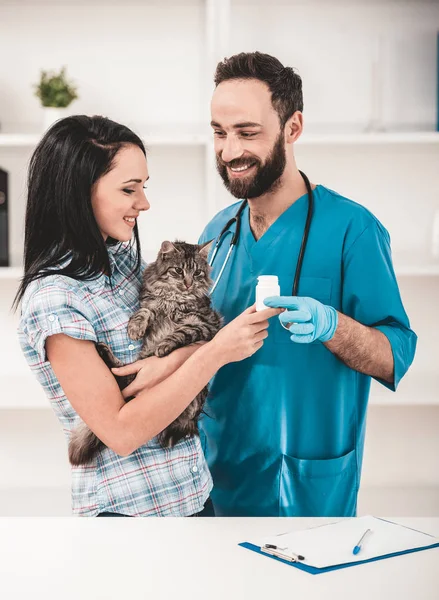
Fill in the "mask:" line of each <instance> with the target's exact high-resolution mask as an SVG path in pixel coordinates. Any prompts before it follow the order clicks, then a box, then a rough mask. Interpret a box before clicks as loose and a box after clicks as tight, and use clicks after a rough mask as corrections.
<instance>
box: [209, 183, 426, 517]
mask: <svg viewBox="0 0 439 600" xmlns="http://www.w3.org/2000/svg"><path fill="white" fill-rule="evenodd" d="M238 206H239V203H236V204H234V205H232V206H230V207H228V208H226V209H225V210H223V211H221V212H220V213H219V214H217V215H216V216H215V217H214V218H213V219H212V221H211V222H210V223H209V224H208V225H207V227H206V229H205V230H204V232H203V234H202V236H201V238H200V243H201V242H205V241H208V240H212V239H216V238H217V236H218V235H219V233H220V231H221V229H222V228H223V227H224V226H225V224H226V223H227V221H228V220H229V219H230V218H231V217H233V216H234V215H235V213H236V211H237V209H238ZM307 208H308V201H307V195H304V196H302V197H301V198H299V199H298V200H297V201H296V202H294V203H293V204H292V205H291V206H290V207H289V208H288V209H287V210H286V211H285V212H284V213H282V214H281V215H280V216H279V217H278V219H277V220H276V221H275V222H274V223H273V224H272V225H271V226H270V227H269V229H268V230H267V231H266V232H265V233H264V235H263V236H262V237H261V238H260V239H259V240H258V241H255V239H254V237H253V234H252V232H251V229H250V224H249V209H248V206H247V207H246V208H245V210H244V211H243V213H242V228H241V234H240V238H239V241H238V243H237V246H236V247H235V249H234V250H233V252H232V254H231V257H230V259H229V262H228V264H227V266H226V268H225V270H224V273H223V275H222V278H221V280H220V282H219V283H218V286H217V288H216V289H215V291H214V293H213V295H212V301H213V304H214V307H215V308H216V309H217V310H219V311H220V312H221V314H222V315H223V316H224V318H225V322H226V323H228V322H229V321H231V320H232V319H234V318H235V317H236V316H238V315H239V314H240V313H242V312H243V311H244V310H245V309H246V308H247V307H248V306H250V305H252V304H253V303H254V302H255V288H256V284H257V277H258V275H277V276H278V277H279V284H280V290H281V295H282V296H290V295H291V293H292V292H291V288H292V285H293V279H294V274H295V269H296V263H297V258H298V254H299V249H300V245H301V241H302V236H303V231H304V226H305V220H306V214H307ZM234 229H235V225H232V226H231V231H234ZM230 239H231V233H230V234H226V235H225V237H224V241H223V243H222V245H221V247H220V249H219V251H218V254H217V256H216V258H215V261H214V264H213V268H212V279H213V280H215V279H216V277H217V275H218V273H219V270H220V269H221V266H222V264H223V261H224V259H225V256H226V253H227V251H228V249H229V244H230ZM298 295H299V296H308V297H311V298H315V299H316V300H319V301H320V302H322V303H324V304H327V305H330V306H333V307H334V308H336V309H337V310H338V311H340V312H342V313H344V314H345V315H348V316H350V317H352V318H353V319H355V320H356V321H358V322H360V323H362V324H364V325H367V326H371V327H375V328H376V329H379V330H380V331H382V332H383V333H384V334H385V335H386V336H387V338H388V339H389V342H390V344H391V346H392V352H393V357H394V365H395V366H394V382H393V383H392V384H390V385H389V384H387V383H385V382H383V381H381V383H382V384H383V385H385V386H386V387H388V388H390V389H392V390H395V389H396V387H397V385H398V382H399V381H400V379H401V378H402V377H403V375H404V374H405V372H406V371H407V369H408V367H409V366H410V364H411V362H412V360H413V357H414V354H415V348H416V340H417V336H416V334H415V333H414V332H413V331H412V330H411V329H410V324H409V320H408V317H407V314H406V313H405V310H404V307H403V305H402V301H401V297H400V293H399V290H398V284H397V281H396V277H395V273H394V270H393V266H392V259H391V251H390V238H389V234H388V232H387V231H386V229H385V228H384V227H383V226H382V225H381V223H380V222H379V221H378V220H377V219H376V218H375V217H374V215H373V214H371V213H370V212H369V211H368V210H367V209H366V208H364V207H362V206H361V205H359V204H357V203H355V202H353V201H351V200H348V199H347V198H344V197H342V196H340V195H339V194H337V193H335V192H333V191H331V190H329V189H328V188H326V187H324V186H322V185H318V186H317V187H316V189H315V190H314V214H313V219H312V223H311V228H310V232H309V238H308V244H307V248H306V252H305V256H304V261H303V267H302V273H301V277H300V283H299V288H298ZM268 334H269V335H268V338H267V339H266V340H265V343H264V346H263V347H262V348H261V349H260V350H259V351H258V352H256V353H255V354H254V355H253V356H252V357H250V358H248V359H246V360H244V361H241V362H237V363H231V364H228V365H226V366H225V367H223V368H222V369H221V370H220V371H219V372H218V373H217V374H216V376H215V377H214V378H213V380H212V381H211V383H210V395H209V399H208V401H207V403H206V408H205V412H206V415H204V416H203V418H202V420H201V422H200V429H201V439H202V444H203V448H204V451H205V454H206V458H207V461H208V464H209V467H210V469H211V472H212V476H213V481H214V489H213V491H212V500H213V503H214V506H215V512H216V514H217V515H219V516H294V517H305V516H317V517H323V516H343V517H349V516H355V514H356V506H357V493H358V488H359V485H360V475H361V464H362V459H363V447H364V434H365V426H366V410H367V401H368V396H369V390H370V382H371V378H370V377H369V376H367V375H363V374H361V373H359V372H357V371H354V370H352V369H351V368H349V367H347V366H346V365H345V364H343V363H342V362H341V361H340V360H339V359H338V358H336V356H334V355H333V354H332V353H331V352H330V351H329V350H328V349H327V348H326V347H325V346H324V345H323V344H322V343H321V342H313V343H311V344H297V343H293V342H292V341H291V340H290V337H289V334H288V332H287V331H286V330H285V329H283V328H282V326H281V325H280V323H279V320H278V318H277V317H274V318H273V319H271V321H270V326H269V329H268Z"/></svg>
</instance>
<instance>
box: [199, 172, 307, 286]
mask: <svg viewBox="0 0 439 600" xmlns="http://www.w3.org/2000/svg"><path fill="white" fill-rule="evenodd" d="M299 173H300V174H301V175H302V178H303V181H304V182H305V185H306V190H307V192H308V214H307V216H306V222H305V229H304V231H303V237H302V244H301V246H300V252H299V257H298V259H297V264H296V273H295V275H294V283H293V288H292V293H293V296H297V290H298V288H299V280H300V272H301V270H302V263H303V257H304V255H305V250H306V243H307V241H308V234H309V229H310V226H311V219H312V213H313V208H314V195H313V191H312V189H311V184H310V182H309V179H308V177H307V176H306V175H305V173H303V172H302V171H299ZM246 205H247V200H244V201H243V202H242V203H241V205H240V207H239V208H238V210H237V212H236V215H235V216H234V217H233V218H231V219H230V221H228V222H227V223H226V224H225V225H224V227H223V228H222V230H221V233H220V234H219V236H218V239H217V241H216V243H215V247H214V249H213V252H212V256H211V258H210V261H209V266H212V265H213V261H214V260H215V257H216V255H217V253H218V250H219V248H220V246H221V244H222V241H223V237H224V236H225V234H226V233H229V229H230V227H231V226H232V225H233V223H236V227H235V232H234V233H233V232H230V233H233V235H232V239H231V241H230V247H229V249H228V251H227V254H226V258H225V259H224V262H223V264H222V266H221V269H220V272H219V273H218V277H217V278H216V279H215V282H214V284H213V286H212V289H211V290H210V294H212V293H213V292H214V290H215V288H216V286H217V285H218V282H219V281H220V279H221V276H222V274H223V272H224V269H225V268H226V265H227V263H228V261H229V258H230V255H231V254H232V251H233V248H234V247H235V246H236V244H237V243H238V240H239V236H240V233H241V217H242V212H243V210H244V208H245V207H246Z"/></svg>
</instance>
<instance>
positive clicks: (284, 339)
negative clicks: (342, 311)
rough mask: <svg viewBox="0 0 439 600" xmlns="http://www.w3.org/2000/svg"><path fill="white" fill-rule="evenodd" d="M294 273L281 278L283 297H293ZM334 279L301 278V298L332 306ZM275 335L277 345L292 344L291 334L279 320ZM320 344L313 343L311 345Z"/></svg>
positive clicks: (276, 320)
mask: <svg viewBox="0 0 439 600" xmlns="http://www.w3.org/2000/svg"><path fill="white" fill-rule="evenodd" d="M293 278H294V273H293V272H292V273H288V274H284V275H282V276H280V277H279V284H280V292H281V296H291V286H292V281H293ZM331 291H332V279H329V278H327V277H301V278H300V283H299V294H298V295H299V296H304V297H308V298H314V299H315V300H318V301H319V302H321V303H322V304H328V305H331ZM273 326H274V334H275V340H276V344H291V343H292V342H291V340H290V334H289V333H288V331H287V330H286V329H284V328H283V327H282V325H281V324H280V322H279V319H274V324H273ZM314 344H320V342H312V344H311V345H314Z"/></svg>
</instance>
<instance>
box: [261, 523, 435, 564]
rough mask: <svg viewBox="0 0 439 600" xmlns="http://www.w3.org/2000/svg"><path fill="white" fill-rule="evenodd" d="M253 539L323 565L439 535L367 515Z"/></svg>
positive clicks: (401, 547) (380, 553) (358, 558)
mask: <svg viewBox="0 0 439 600" xmlns="http://www.w3.org/2000/svg"><path fill="white" fill-rule="evenodd" d="M367 529H370V530H371V532H369V533H368V534H367V536H366V538H365V539H364V541H363V543H362V545H361V550H360V552H359V553H358V554H357V555H355V554H353V553H352V551H353V549H354V547H355V546H356V545H357V543H358V542H359V540H360V538H361V536H362V535H363V533H364V532H365V531H366V530H367ZM250 542H251V543H252V544H255V545H257V546H260V547H261V546H263V545H264V544H274V545H276V546H278V548H279V549H280V548H283V550H282V553H283V554H286V555H290V556H293V555H294V554H301V555H303V556H304V557H305V560H303V561H301V562H302V563H303V564H306V565H309V566H312V567H317V568H324V567H329V566H333V565H341V564H345V563H350V562H358V561H363V560H368V559H370V558H375V557H378V556H384V555H386V554H393V553H394V552H403V551H405V550H410V549H413V548H422V547H424V546H431V545H432V544H436V543H439V538H435V537H433V536H431V535H429V534H427V533H422V532H420V531H416V530H414V529H409V528H408V527H405V526H403V525H399V524H398V523H396V522H390V521H384V520H382V519H378V518H376V517H371V516H367V517H357V518H352V519H346V520H343V521H338V522H335V523H331V524H329V525H322V526H319V527H315V528H312V529H306V530H303V531H293V532H288V533H284V534H279V535H275V536H271V537H266V538H263V539H260V540H258V541H251V540H250Z"/></svg>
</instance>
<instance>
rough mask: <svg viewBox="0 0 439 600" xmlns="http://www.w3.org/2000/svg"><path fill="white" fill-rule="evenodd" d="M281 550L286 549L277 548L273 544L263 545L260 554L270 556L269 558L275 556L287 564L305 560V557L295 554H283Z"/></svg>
mask: <svg viewBox="0 0 439 600" xmlns="http://www.w3.org/2000/svg"><path fill="white" fill-rule="evenodd" d="M283 550H286V548H279V546H275V545H274V544H265V545H264V546H261V552H264V553H265V554H270V555H271V556H276V557H277V558H281V559H282V560H287V561H289V562H299V561H301V560H305V557H304V556H302V555H301V554H295V553H294V552H289V554H284V553H283V552H282V551H283Z"/></svg>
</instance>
